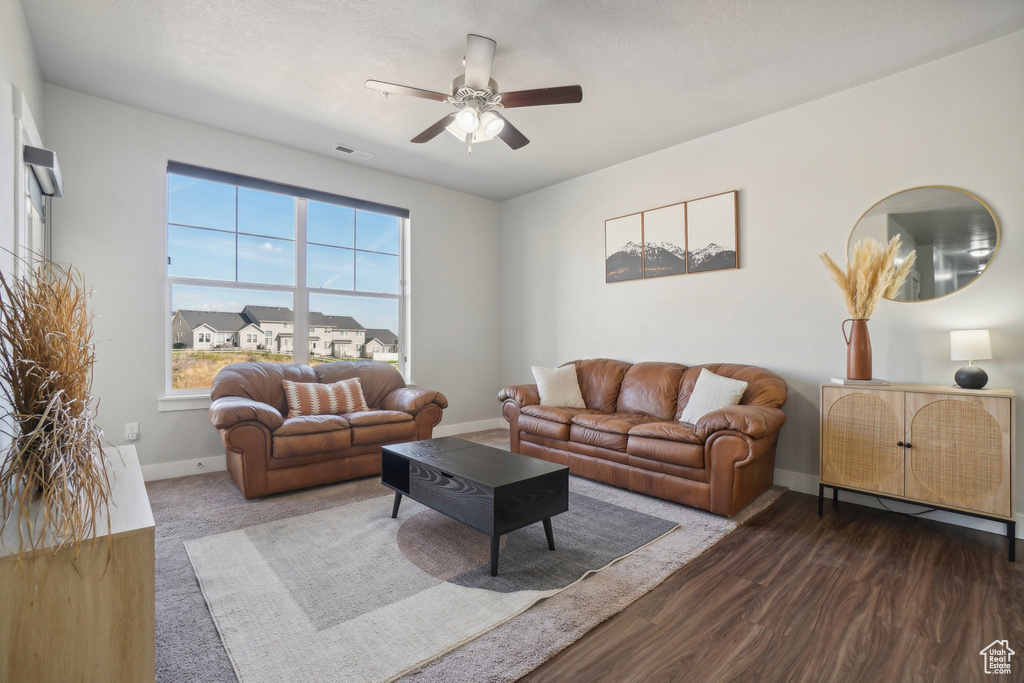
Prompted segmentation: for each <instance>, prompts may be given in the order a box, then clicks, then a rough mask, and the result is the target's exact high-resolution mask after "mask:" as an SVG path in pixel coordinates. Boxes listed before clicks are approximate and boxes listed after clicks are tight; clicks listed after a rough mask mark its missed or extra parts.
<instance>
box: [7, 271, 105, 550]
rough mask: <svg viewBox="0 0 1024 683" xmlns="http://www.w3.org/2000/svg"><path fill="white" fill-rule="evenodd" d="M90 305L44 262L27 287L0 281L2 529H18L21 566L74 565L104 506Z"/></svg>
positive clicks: (74, 277)
mask: <svg viewBox="0 0 1024 683" xmlns="http://www.w3.org/2000/svg"><path fill="white" fill-rule="evenodd" d="M88 298H89V293H88V292H87V291H86V289H85V286H84V284H83V282H82V277H81V275H80V274H79V273H78V271H76V270H74V269H72V268H64V267H62V266H59V265H57V264H55V263H53V262H51V261H48V260H45V259H44V260H43V261H42V262H41V264H40V265H38V266H36V268H35V270H34V276H33V277H31V278H24V279H22V278H17V277H15V276H11V275H7V274H4V273H2V272H0V398H2V399H3V402H4V404H5V405H4V412H3V417H4V419H3V427H2V429H3V431H4V433H5V434H6V435H7V436H8V437H9V438H10V445H9V446H8V448H7V451H6V453H4V454H3V461H2V463H0V511H2V516H0V524H10V523H13V524H17V525H18V541H19V547H18V557H19V559H21V558H22V557H23V556H24V555H25V554H26V553H28V552H29V551H33V550H36V549H37V548H40V547H43V546H49V545H53V546H54V547H55V552H56V551H60V550H67V551H73V555H77V553H78V550H79V549H80V547H81V542H82V541H83V540H85V539H88V538H92V537H94V536H95V535H96V524H97V513H98V512H99V511H100V510H105V509H106V508H107V507H108V505H109V502H110V481H109V480H108V478H107V473H106V468H105V466H104V458H105V456H104V454H103V449H102V445H101V443H100V440H101V432H100V430H99V428H98V427H97V426H96V423H95V422H94V421H93V407H94V406H93V405H92V403H93V398H92V395H91V389H92V367H93V364H94V362H95V358H96V356H95V350H94V348H93V344H92V316H91V315H90V314H89V310H88V306H87V304H88ZM12 513H14V514H12ZM108 520H109V517H108ZM107 532H108V534H109V521H108V529H107Z"/></svg>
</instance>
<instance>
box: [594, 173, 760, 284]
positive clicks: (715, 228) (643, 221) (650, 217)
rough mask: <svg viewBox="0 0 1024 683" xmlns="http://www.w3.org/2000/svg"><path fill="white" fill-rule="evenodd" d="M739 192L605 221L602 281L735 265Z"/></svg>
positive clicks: (699, 270) (697, 271)
mask: <svg viewBox="0 0 1024 683" xmlns="http://www.w3.org/2000/svg"><path fill="white" fill-rule="evenodd" d="M737 203H738V193H737V192H736V191H735V190H733V191H732V192H723V193H721V194H716V195H711V196H708V197H701V198H700V199H692V200H689V201H685V202H679V203H678V204H669V205H668V206H661V207H658V208H656V209H649V210H647V211H641V212H639V213H634V214H629V215H627V216H620V217H618V218H612V219H609V220H607V221H605V231H604V237H605V245H604V246H605V282H621V281H623V280H639V279H641V278H652V277H663V276H665V275H684V274H687V273H704V272H708V271H713V270H733V269H736V268H739V267H740V260H739V236H740V235H739V222H738V217H737V213H738V212H737Z"/></svg>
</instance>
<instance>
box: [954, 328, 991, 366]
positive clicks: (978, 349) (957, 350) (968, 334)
mask: <svg viewBox="0 0 1024 683" xmlns="http://www.w3.org/2000/svg"><path fill="white" fill-rule="evenodd" d="M990 358H992V344H991V342H990V341H989V338H988V330H956V331H954V332H950V333H949V359H950V360H988V359H990Z"/></svg>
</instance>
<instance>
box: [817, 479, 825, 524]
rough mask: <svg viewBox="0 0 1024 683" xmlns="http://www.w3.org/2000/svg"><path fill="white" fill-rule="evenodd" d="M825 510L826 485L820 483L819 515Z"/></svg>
mask: <svg viewBox="0 0 1024 683" xmlns="http://www.w3.org/2000/svg"><path fill="white" fill-rule="evenodd" d="M824 512H825V485H824V484H818V516H819V517H821V516H822V515H823V514H824Z"/></svg>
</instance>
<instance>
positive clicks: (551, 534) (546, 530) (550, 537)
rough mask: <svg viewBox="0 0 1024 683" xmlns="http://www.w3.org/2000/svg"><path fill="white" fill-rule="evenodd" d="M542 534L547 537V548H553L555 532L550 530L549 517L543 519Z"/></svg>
mask: <svg viewBox="0 0 1024 683" xmlns="http://www.w3.org/2000/svg"><path fill="white" fill-rule="evenodd" d="M544 535H545V536H547V537H548V550H554V549H555V532H554V531H552V530H551V518H550V517H548V518H547V519H545V520H544Z"/></svg>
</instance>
